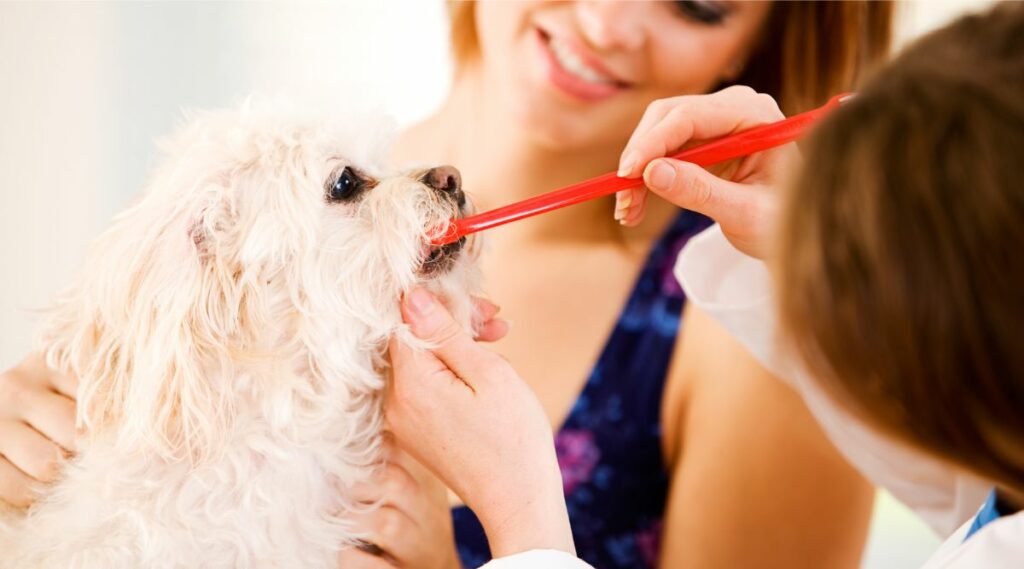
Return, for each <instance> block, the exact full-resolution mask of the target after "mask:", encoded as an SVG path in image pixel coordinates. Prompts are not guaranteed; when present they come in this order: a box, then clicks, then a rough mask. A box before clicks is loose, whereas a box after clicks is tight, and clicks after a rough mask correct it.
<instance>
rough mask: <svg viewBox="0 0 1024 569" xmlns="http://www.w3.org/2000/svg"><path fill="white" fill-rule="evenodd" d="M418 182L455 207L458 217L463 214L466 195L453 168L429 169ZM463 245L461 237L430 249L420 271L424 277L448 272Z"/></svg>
mask: <svg viewBox="0 0 1024 569" xmlns="http://www.w3.org/2000/svg"><path fill="white" fill-rule="evenodd" d="M420 181H421V182H422V183H423V184H424V185H425V186H427V187H428V188H430V189H432V190H434V191H435V192H436V193H437V194H438V195H439V196H440V197H441V198H442V199H445V200H449V201H450V202H451V203H452V205H453V206H455V210H456V212H457V215H458V216H459V217H461V216H462V215H463V214H464V213H465V208H466V194H465V192H463V191H462V174H460V173H459V170H458V169H457V168H456V167H455V166H438V167H436V168H431V169H430V170H427V171H426V173H424V174H423V176H422V177H421V178H420ZM465 245H466V238H465V237H463V238H462V239H459V240H458V241H455V242H454V243H448V244H446V245H441V246H440V247H434V248H432V249H430V251H429V252H428V253H427V255H426V257H425V258H424V260H423V265H422V266H421V268H420V270H421V271H422V272H423V273H424V274H425V275H435V274H438V273H442V272H444V271H446V270H448V269H449V268H451V266H452V263H453V262H454V260H455V258H456V257H457V256H458V253H459V252H460V251H461V250H462V248H463V247H464V246H465Z"/></svg>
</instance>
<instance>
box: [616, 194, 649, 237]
mask: <svg viewBox="0 0 1024 569" xmlns="http://www.w3.org/2000/svg"><path fill="white" fill-rule="evenodd" d="M650 193H651V192H649V191H647V188H644V191H643V192H642V193H641V192H638V193H637V194H636V196H637V197H636V198H635V199H634V200H633V201H632V202H631V203H630V204H629V207H628V208H627V209H626V210H625V212H624V213H623V214H622V219H620V220H619V223H621V224H622V225H624V226H626V227H636V226H637V225H640V222H641V221H643V219H644V214H645V213H646V211H647V198H648V196H650Z"/></svg>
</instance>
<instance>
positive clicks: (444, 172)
mask: <svg viewBox="0 0 1024 569" xmlns="http://www.w3.org/2000/svg"><path fill="white" fill-rule="evenodd" d="M423 183H424V184H426V185H428V186H430V187H431V188H434V189H435V190H437V191H439V192H442V193H446V194H451V196H452V197H453V198H455V200H456V201H457V202H458V204H459V205H460V206H462V205H464V204H465V203H466V196H465V194H463V193H462V174H459V170H458V169H457V168H455V166H438V167H437V168H431V169H430V170H427V173H426V174H424V175H423Z"/></svg>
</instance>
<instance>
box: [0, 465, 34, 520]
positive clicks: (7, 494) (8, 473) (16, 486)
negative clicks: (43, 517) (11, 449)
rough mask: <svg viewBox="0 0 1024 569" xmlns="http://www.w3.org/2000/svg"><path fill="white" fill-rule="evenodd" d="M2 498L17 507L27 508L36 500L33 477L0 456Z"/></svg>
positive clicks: (0, 493)
mask: <svg viewBox="0 0 1024 569" xmlns="http://www.w3.org/2000/svg"><path fill="white" fill-rule="evenodd" d="M0 500H3V501H4V502H7V503H8V504H10V505H12V506H14V507H15V508H27V507H29V506H31V505H32V502H33V501H34V500H35V493H34V492H33V490H32V479H31V478H30V477H29V476H28V475H27V474H25V473H24V472H22V471H21V470H19V469H18V468H17V467H16V466H14V465H13V464H11V463H10V461H8V460H7V459H6V458H4V457H2V456H0Z"/></svg>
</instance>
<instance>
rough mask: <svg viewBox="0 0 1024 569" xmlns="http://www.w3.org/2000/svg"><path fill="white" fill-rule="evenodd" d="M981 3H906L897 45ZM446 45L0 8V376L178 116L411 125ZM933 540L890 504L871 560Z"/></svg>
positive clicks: (333, 6)
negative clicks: (294, 100)
mask: <svg viewBox="0 0 1024 569" xmlns="http://www.w3.org/2000/svg"><path fill="white" fill-rule="evenodd" d="M987 3H988V2H987V1H970V0H960V1H954V0H921V1H919V2H911V3H908V4H907V5H905V6H902V10H901V15H902V22H901V26H900V32H899V34H898V35H897V37H898V39H899V41H901V42H905V41H907V40H908V39H910V38H912V37H914V36H916V35H918V34H920V33H922V32H923V31H926V30H928V29H931V28H932V27H934V26H937V25H941V24H942V23H944V22H946V21H948V20H949V19H950V18H952V17H954V16H955V15H956V14H958V13H961V12H962V11H964V10H965V9H972V8H976V7H977V6H980V5H984V4H987ZM444 42H445V30H444V14H443V7H442V5H441V3H440V2H439V1H438V0H431V1H427V0H406V1H399V0H388V1H383V2H382V1H376V0H374V1H371V0H366V1H362V2H354V1H348V2H279V3H222V2H201V3H186V2H146V3H127V2H125V3H85V2H82V3H70V2H68V3H34V2H33V3H17V2H0V262H2V263H3V267H4V270H3V271H0V369H6V368H7V367H9V366H10V365H11V364H13V363H14V362H16V361H17V360H18V359H19V358H20V357H21V356H22V355H23V354H24V353H25V352H26V351H27V350H28V349H29V346H30V335H31V330H32V322H33V317H32V313H31V312H30V310H31V309H33V308H39V307H42V306H44V305H45V304H46V302H47V300H48V299H49V298H51V297H52V295H53V293H54V292H55V290H56V289H57V288H58V287H59V286H60V285H61V284H62V283H65V282H67V281H68V279H69V278H70V275H71V274H72V272H73V270H74V269H75V268H76V266H77V265H78V263H79V262H80V260H81V258H82V255H83V252H84V250H85V246H86V243H87V242H88V240H89V239H90V238H91V237H92V236H94V235H95V234H96V233H98V232H99V231H100V230H101V229H102V227H103V226H104V225H105V224H106V222H107V220H108V219H109V217H110V216H111V215H112V214H113V213H114V212H115V211H116V210H117V209H119V208H120V207H122V206H123V205H124V204H125V202H126V201H127V200H128V199H129V198H130V197H131V196H132V195H133V194H134V193H135V192H136V191H137V190H138V189H139V188H140V187H141V186H142V184H143V183H144V180H145V176H146V172H147V170H148V168H149V167H150V165H151V161H152V157H153V145H152V140H153V138H154V137H156V136H159V135H161V134H163V133H166V132H168V131H169V130H170V129H171V128H172V126H173V125H174V124H175V123H176V122H177V120H178V117H179V116H180V109H182V108H186V107H215V106H224V105H228V104H231V103H232V102H233V101H236V100H237V99H238V98H240V97H242V96H244V95H245V94H247V93H249V92H253V91H257V92H263V93H288V92H292V93H301V94H303V96H308V95H310V94H318V95H320V96H321V97H322V98H324V99H327V100H338V101H341V100H346V101H351V100H354V99H356V100H361V101H368V102H376V103H378V104H379V105H380V106H381V107H383V108H384V109H385V110H388V111H389V112H391V113H392V114H394V115H395V116H396V117H397V118H398V119H399V120H400V121H401V122H409V121H411V120H414V119H415V118H417V117H420V116H423V115H424V114H426V113H428V112H429V111H430V110H431V109H432V108H433V107H434V106H435V105H437V104H438V103H439V102H440V100H441V98H442V97H443V95H444V91H445V88H446V85H447V82H448V78H449V75H450V71H451V68H450V65H449V62H448V60H447V57H446V45H445V43H444ZM823 515H827V513H823ZM934 544H935V538H934V536H931V535H930V533H929V532H928V531H927V530H926V529H925V528H924V527H923V525H921V524H920V523H919V522H918V521H916V519H915V518H914V517H913V516H912V515H911V514H909V513H908V512H906V511H905V509H902V507H900V506H899V505H898V504H895V502H894V501H892V500H891V499H889V498H887V497H885V496H884V495H883V496H882V497H881V498H880V500H879V508H878V513H877V515H876V522H875V525H874V528H873V532H872V536H871V542H870V547H869V550H868V554H867V558H866V560H865V567H870V568H871V569H887V568H890V567H891V568H896V567H901V568H903V567H913V566H916V564H917V563H919V562H920V561H921V560H922V559H923V558H924V556H926V555H927V552H928V551H929V550H930V548H931V547H933V546H934Z"/></svg>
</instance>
